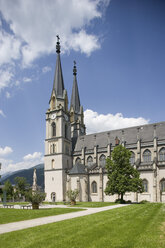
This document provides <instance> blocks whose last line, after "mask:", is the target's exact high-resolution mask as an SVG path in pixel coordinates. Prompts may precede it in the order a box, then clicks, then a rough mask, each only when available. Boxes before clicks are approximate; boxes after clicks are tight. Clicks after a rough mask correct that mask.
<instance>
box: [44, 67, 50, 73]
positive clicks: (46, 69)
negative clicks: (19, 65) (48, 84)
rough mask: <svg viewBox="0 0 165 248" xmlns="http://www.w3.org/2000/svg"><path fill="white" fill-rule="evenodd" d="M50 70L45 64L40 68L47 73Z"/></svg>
mask: <svg viewBox="0 0 165 248" xmlns="http://www.w3.org/2000/svg"><path fill="white" fill-rule="evenodd" d="M51 70H52V68H51V67H49V66H45V67H43V68H42V73H47V72H49V71H51Z"/></svg>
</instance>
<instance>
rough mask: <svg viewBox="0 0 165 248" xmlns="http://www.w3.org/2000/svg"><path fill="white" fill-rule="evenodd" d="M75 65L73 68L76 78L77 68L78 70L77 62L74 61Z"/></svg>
mask: <svg viewBox="0 0 165 248" xmlns="http://www.w3.org/2000/svg"><path fill="white" fill-rule="evenodd" d="M73 64H74V66H73V75H74V76H76V75H77V68H76V61H75V60H74V61H73Z"/></svg>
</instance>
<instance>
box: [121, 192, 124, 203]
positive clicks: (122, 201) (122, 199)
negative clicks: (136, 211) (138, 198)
mask: <svg viewBox="0 0 165 248" xmlns="http://www.w3.org/2000/svg"><path fill="white" fill-rule="evenodd" d="M123 196H124V194H123V193H121V202H123Z"/></svg>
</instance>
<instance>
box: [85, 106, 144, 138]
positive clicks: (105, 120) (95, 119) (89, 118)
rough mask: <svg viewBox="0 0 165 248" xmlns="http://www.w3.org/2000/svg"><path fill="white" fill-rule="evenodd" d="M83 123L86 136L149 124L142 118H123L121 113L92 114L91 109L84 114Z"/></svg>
mask: <svg viewBox="0 0 165 248" xmlns="http://www.w3.org/2000/svg"><path fill="white" fill-rule="evenodd" d="M84 121H85V124H86V127H87V133H88V134H90V133H97V132H102V131H108V130H114V129H120V128H126V127H132V126H138V125H144V124H148V123H149V120H146V119H145V118H143V117H138V118H133V117H124V116H123V115H122V114H121V113H117V114H115V115H112V114H107V115H104V114H99V113H97V112H94V111H93V110H91V109H87V110H86V111H85V112H84Z"/></svg>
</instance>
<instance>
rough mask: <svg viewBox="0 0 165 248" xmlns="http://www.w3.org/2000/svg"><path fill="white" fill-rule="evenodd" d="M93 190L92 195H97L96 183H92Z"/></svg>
mask: <svg viewBox="0 0 165 248" xmlns="http://www.w3.org/2000/svg"><path fill="white" fill-rule="evenodd" d="M91 189H92V193H97V183H96V181H93V182H92V185H91Z"/></svg>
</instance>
